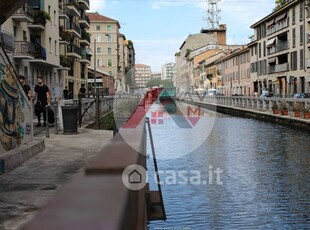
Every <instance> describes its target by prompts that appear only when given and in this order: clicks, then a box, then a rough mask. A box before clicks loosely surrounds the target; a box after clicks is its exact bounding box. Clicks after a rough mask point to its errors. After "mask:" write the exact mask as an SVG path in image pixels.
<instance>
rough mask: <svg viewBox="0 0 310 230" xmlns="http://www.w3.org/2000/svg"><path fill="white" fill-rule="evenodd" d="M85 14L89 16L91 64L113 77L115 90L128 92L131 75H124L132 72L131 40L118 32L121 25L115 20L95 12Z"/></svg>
mask: <svg viewBox="0 0 310 230" xmlns="http://www.w3.org/2000/svg"><path fill="white" fill-rule="evenodd" d="M87 15H88V16H89V18H90V29H89V30H88V32H89V33H90V35H91V47H92V50H93V52H94V54H93V56H92V60H91V63H92V64H91V65H92V66H94V65H96V68H97V69H99V70H103V71H106V72H108V73H109V75H111V76H112V77H114V79H115V91H117V92H128V91H129V87H130V85H131V84H133V83H132V79H131V78H132V77H126V74H127V73H128V75H130V76H131V75H132V74H134V73H132V72H133V71H132V70H131V69H132V68H133V66H134V59H135V53H134V47H133V43H132V41H130V40H127V39H126V37H125V35H124V34H121V33H120V31H119V30H120V28H121V26H120V24H119V22H118V21H117V20H114V19H111V18H108V17H106V16H104V15H101V14H99V13H97V12H96V13H87ZM95 41H96V44H95ZM95 56H96V60H94V58H95ZM128 78H129V79H128ZM127 79H128V82H127Z"/></svg>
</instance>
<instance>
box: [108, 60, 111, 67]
mask: <svg viewBox="0 0 310 230" xmlns="http://www.w3.org/2000/svg"><path fill="white" fill-rule="evenodd" d="M108 66H112V59H110V58H109V59H108Z"/></svg>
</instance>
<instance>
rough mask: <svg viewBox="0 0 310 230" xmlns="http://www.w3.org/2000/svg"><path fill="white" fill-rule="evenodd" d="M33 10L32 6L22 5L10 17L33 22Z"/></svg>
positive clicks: (19, 20)
mask: <svg viewBox="0 0 310 230" xmlns="http://www.w3.org/2000/svg"><path fill="white" fill-rule="evenodd" d="M33 18H34V11H33V8H32V7H27V6H25V5H24V6H23V7H21V8H19V9H18V10H17V11H16V12H15V13H14V14H13V15H12V19H13V20H14V21H18V22H29V23H31V22H33Z"/></svg>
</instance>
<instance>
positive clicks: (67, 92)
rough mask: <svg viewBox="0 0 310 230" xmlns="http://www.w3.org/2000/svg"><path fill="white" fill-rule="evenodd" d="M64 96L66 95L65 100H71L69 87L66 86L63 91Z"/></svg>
mask: <svg viewBox="0 0 310 230" xmlns="http://www.w3.org/2000/svg"><path fill="white" fill-rule="evenodd" d="M63 94H64V99H65V100H67V99H69V90H68V87H67V86H65V89H64V90H63Z"/></svg>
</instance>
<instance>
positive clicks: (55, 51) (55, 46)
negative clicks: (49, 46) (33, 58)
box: [55, 40, 58, 55]
mask: <svg viewBox="0 0 310 230" xmlns="http://www.w3.org/2000/svg"><path fill="white" fill-rule="evenodd" d="M57 47H58V46H57V41H56V40H55V55H57Z"/></svg>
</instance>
